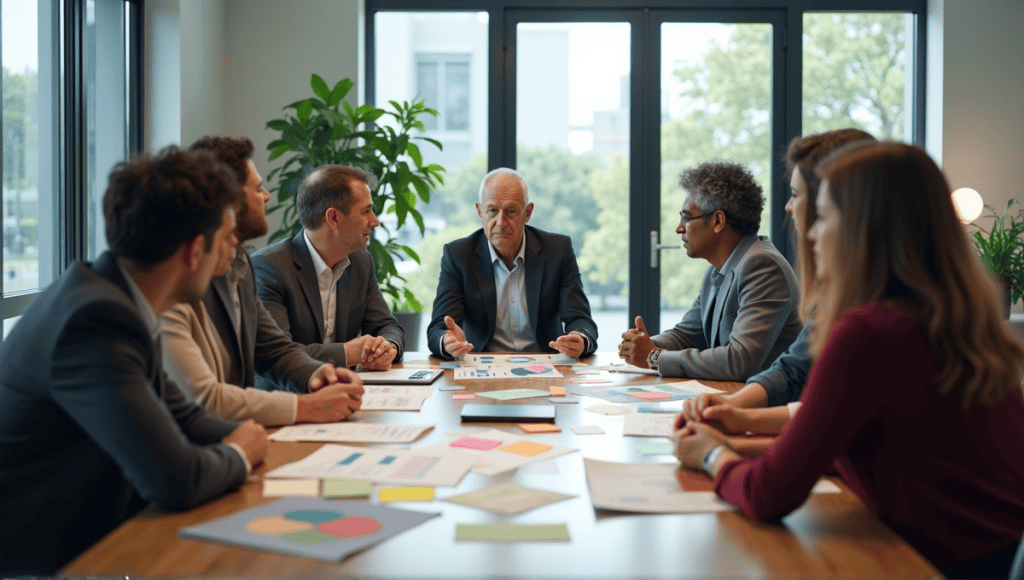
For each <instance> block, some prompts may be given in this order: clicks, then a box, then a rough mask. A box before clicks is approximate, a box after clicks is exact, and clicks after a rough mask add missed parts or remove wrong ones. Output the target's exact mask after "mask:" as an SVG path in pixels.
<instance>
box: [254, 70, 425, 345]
mask: <svg viewBox="0 0 1024 580" xmlns="http://www.w3.org/2000/svg"><path fill="white" fill-rule="evenodd" d="M309 84H310V87H311V88H312V90H313V96H312V97H309V98H306V99H302V100H299V101H295V102H294V103H291V104H289V105H287V106H285V107H284V111H285V114H284V118H283V119H274V120H272V121H269V122H267V128H269V129H272V130H274V131H278V132H280V134H281V135H280V138H278V139H275V140H273V141H271V142H270V144H268V145H267V149H269V150H270V158H269V160H270V161H273V160H275V159H277V158H279V157H282V156H284V155H287V156H288V157H286V160H285V162H284V164H283V165H282V166H280V167H278V168H276V169H274V170H273V171H271V172H270V173H269V174H268V176H267V181H268V182H273V181H274V179H275V178H276V179H277V181H276V183H277V186H276V187H275V188H274V189H271V190H270V191H271V193H276V203H275V204H274V205H273V206H272V207H271V208H270V210H269V213H275V212H279V211H280V212H282V226H281V228H280V229H278V230H277V231H275V232H274V233H273V234H272V235H271V236H270V240H269V241H270V242H271V243H273V242H275V241H277V240H279V239H281V238H284V237H285V236H293V235H295V234H296V233H298V231H299V229H300V228H301V227H302V226H301V224H300V223H299V218H298V209H297V207H296V203H295V202H296V196H297V194H298V191H299V184H301V183H302V180H303V179H304V178H305V177H306V176H307V175H309V173H310V172H311V171H312V170H313V169H314V168H316V167H317V166H319V165H323V164H325V163H333V164H343V165H353V166H356V167H361V168H363V169H365V170H367V171H369V172H370V173H373V175H374V176H376V178H377V185H376V187H374V188H373V190H372V191H371V192H370V193H371V195H372V197H373V211H374V213H376V214H377V215H384V214H387V213H393V214H395V216H396V218H397V225H396V226H395V231H391V229H390V228H389V227H388V226H386V225H384V224H383V223H382V224H381V226H380V227H381V228H383V230H384V232H385V236H384V238H385V241H384V242H381V241H380V240H378V239H377V238H376V237H373V238H371V239H370V245H369V251H370V255H371V256H372V257H373V262H374V267H375V268H376V274H377V283H378V284H379V285H380V289H381V292H382V293H383V294H384V295H385V296H386V297H387V299H388V301H389V303H390V306H391V310H392V312H394V313H395V316H396V317H399V321H400V322H402V323H403V327H405V329H406V336H407V337H409V338H410V339H411V340H412V341H413V348H412V349H411V350H415V340H416V337H418V336H419V330H418V324H419V313H420V311H421V310H422V306H421V305H420V302H419V301H418V300H417V299H416V297H415V296H414V295H413V293H412V292H411V291H409V290H408V289H407V288H405V284H404V282H405V278H404V277H403V276H402V275H401V274H399V272H398V269H397V268H396V266H395V262H396V260H404V259H406V258H408V259H411V260H414V261H415V262H416V263H417V264H418V263H419V261H420V259H419V256H418V255H416V252H415V251H414V250H413V249H412V248H410V247H409V246H406V245H403V244H400V243H398V241H397V239H396V235H397V232H398V230H399V229H401V228H402V227H404V226H405V225H406V224H407V222H408V221H409V219H410V218H412V221H413V222H414V223H415V224H416V226H417V227H418V228H419V230H420V234H421V235H422V234H423V232H424V225H423V216H422V215H420V212H419V211H418V210H417V209H416V203H417V198H419V199H420V200H422V201H423V203H429V202H430V190H431V189H432V188H435V187H437V186H438V185H439V184H442V183H444V178H443V173H444V168H443V167H441V166H440V165H437V164H433V163H425V162H424V160H423V155H422V153H421V152H420V148H419V146H418V145H417V144H416V143H415V141H417V140H418V141H423V142H426V143H430V144H432V145H434V146H436V147H437V148H438V149H441V143H440V142H438V141H437V140H435V139H430V138H428V137H423V136H418V135H414V132H415V131H424V130H425V127H424V125H423V121H421V120H420V117H422V116H423V115H435V116H436V115H437V111H435V110H433V109H430V108H428V107H427V106H426V105H425V104H424V102H423V101H416V102H413V103H409V102H407V101H406V102H402V103H398V102H396V101H390V105H391V108H390V109H389V110H385V109H379V108H377V107H374V106H373V105H369V104H364V105H361V106H359V107H356V108H353V107H352V106H351V105H350V104H349V103H347V102H345V101H344V98H345V96H346V95H347V94H348V93H349V91H350V90H351V89H352V86H353V82H352V81H351V80H350V79H341V80H340V81H338V83H337V84H335V85H334V87H333V88H330V87H328V86H327V83H326V82H325V81H324V79H322V78H321V77H320V76H319V75H315V74H314V75H313V76H312V77H311V79H310V83H309ZM381 117H385V118H386V119H385V120H386V121H387V123H379V124H378V123H377V121H378V120H379V119H381ZM402 313H411V314H412V316H405V317H402V316H400V315H401V314H402ZM410 324H411V325H413V326H414V327H413V328H410V326H408V325H410Z"/></svg>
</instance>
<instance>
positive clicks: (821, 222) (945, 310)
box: [675, 143, 1024, 578]
mask: <svg viewBox="0 0 1024 580" xmlns="http://www.w3.org/2000/svg"><path fill="white" fill-rule="evenodd" d="M820 173H821V177H822V185H821V190H820V193H819V195H818V200H817V209H818V214H819V215H818V219H817V221H816V223H815V225H814V226H813V228H812V229H811V231H810V237H811V239H812V240H813V242H814V254H815V261H816V275H817V281H818V284H817V288H816V291H815V293H814V295H813V296H809V297H807V298H808V300H810V304H811V305H813V307H814V308H815V326H814V329H813V330H812V333H811V340H810V345H811V346H810V352H811V354H812V355H813V356H814V357H815V363H814V366H813V368H812V369H811V373H810V375H809V377H808V381H807V386H806V388H805V390H804V393H803V397H802V402H803V407H802V408H801V410H800V412H799V413H798V414H797V415H796V417H795V418H794V419H793V421H792V422H791V423H790V424H789V426H788V427H787V428H786V429H785V430H783V432H782V434H781V435H780V436H779V438H778V439H777V440H776V443H775V445H773V446H772V447H771V448H770V449H769V450H768V451H767V452H766V453H765V454H764V455H763V456H761V457H760V458H758V459H755V460H743V459H742V458H741V457H739V456H738V455H737V454H736V453H734V452H733V451H732V450H731V449H729V447H728V445H727V440H726V438H725V436H724V435H722V434H721V433H720V432H718V431H717V430H715V429H714V428H712V427H709V426H708V425H706V424H701V423H693V422H691V423H688V424H687V425H686V427H684V428H683V429H681V430H679V431H677V432H676V434H675V442H676V455H677V457H679V459H680V461H681V462H682V463H683V465H684V466H686V467H704V468H705V470H706V471H708V472H709V473H710V474H711V475H712V476H713V477H714V478H715V491H716V492H717V493H718V494H719V495H720V496H721V497H722V498H723V499H725V500H726V501H729V502H730V503H732V504H734V505H736V506H737V507H739V508H740V509H741V510H742V511H744V512H745V513H747V514H748V515H750V516H752V517H755V518H757V519H761V520H777V519H779V518H781V517H782V516H784V515H786V514H788V513H789V512H791V511H793V510H794V509H796V508H797V507H798V506H799V505H800V504H801V503H803V501H804V500H805V499H806V498H807V495H808V494H809V493H810V490H811V487H812V486H813V485H814V483H815V481H817V479H818V478H819V477H820V476H821V475H822V474H823V473H824V472H825V471H826V469H828V468H829V466H830V465H834V466H835V468H836V469H837V470H838V471H839V474H840V475H841V477H842V478H843V480H844V481H845V482H846V484H847V485H848V486H849V487H850V489H851V490H852V491H853V492H854V493H855V494H857V496H858V497H860V498H861V500H863V501H864V503H865V504H866V505H867V506H868V508H869V509H871V510H872V511H873V512H875V513H877V514H878V515H879V516H880V517H881V518H882V519H883V520H884V521H886V522H887V523H888V524H889V525H890V526H892V527H893V529H895V530H896V531H897V532H898V533H900V534H901V535H902V536H903V537H904V538H906V540H907V541H908V542H909V543H910V544H911V545H913V546H914V547H915V548H916V549H917V550H918V551H919V552H921V554H922V555H924V556H925V557H926V558H928V559H929V560H931V561H932V562H933V563H934V564H936V565H937V566H938V567H939V568H940V569H941V570H942V571H943V572H944V573H945V574H946V575H947V576H952V577H962V576H969V577H986V578H987V577H1003V578H1005V577H1006V576H1007V574H1008V572H1009V569H1010V563H1011V561H1012V559H1013V555H1014V552H1015V551H1016V547H1017V544H1018V543H1019V542H1020V539H1021V533H1022V530H1024V491H1022V490H1024V453H1021V450H1022V449H1024V396H1022V390H1021V384H1020V382H1021V372H1022V369H1024V345H1021V343H1020V342H1019V341H1018V340H1017V339H1016V338H1015V337H1014V336H1013V335H1012V334H1011V332H1010V331H1009V329H1008V328H1007V327H1006V325H1005V323H1004V321H1003V318H1002V311H1001V307H1000V305H999V300H998V289H997V287H996V285H995V283H994V281H993V280H992V278H991V276H990V275H989V274H988V273H986V272H985V271H984V270H983V268H982V266H981V264H980V262H979V261H978V259H977V257H976V256H975V255H974V252H973V251H972V248H971V246H970V245H969V243H968V239H967V235H966V233H965V232H964V228H963V226H962V225H961V224H960V221H959V219H958V218H957V215H956V211H955V210H954V208H953V204H952V201H951V199H950V192H949V186H948V184H947V183H946V180H945V178H944V177H943V176H942V173H941V171H940V170H939V169H938V167H937V166H936V165H935V163H934V162H933V161H932V160H931V159H930V158H929V157H928V155H927V154H926V153H925V152H924V151H922V150H920V149H918V148H916V147H912V146H909V145H903V144H898V143H877V144H856V145H852V146H850V147H849V148H847V149H844V150H842V151H838V152H836V153H835V154H833V156H831V157H830V158H829V159H828V160H826V161H825V162H824V163H823V164H822V165H821V166H820Z"/></svg>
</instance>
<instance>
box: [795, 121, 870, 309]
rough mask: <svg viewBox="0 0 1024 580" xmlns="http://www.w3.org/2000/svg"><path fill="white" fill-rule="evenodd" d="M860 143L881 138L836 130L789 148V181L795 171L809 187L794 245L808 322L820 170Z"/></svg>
mask: <svg viewBox="0 0 1024 580" xmlns="http://www.w3.org/2000/svg"><path fill="white" fill-rule="evenodd" d="M858 141H865V142H871V143H875V142H877V139H875V138H874V137H872V136H871V134H870V133H866V132H864V131H861V130H860V129H852V128H849V129H836V130H835V131H825V132H824V133H815V134H814V135H808V136H806V137H793V140H792V141H790V142H789V147H787V148H786V181H787V182H789V181H790V180H791V179H792V178H793V171H794V170H795V171H799V172H800V177H802V178H803V180H804V184H805V185H806V186H807V199H806V200H804V203H803V204H802V209H801V210H799V211H798V212H794V215H793V221H794V223H799V224H800V229H802V230H803V231H796V229H797V228H796V227H794V232H793V235H794V238H795V239H794V240H793V241H794V244H793V245H794V246H796V263H797V271H798V272H799V273H800V296H801V298H800V316H801V317H803V319H804V322H807V320H808V318H809V317H810V311H809V308H810V304H811V296H812V295H813V294H814V288H815V285H816V284H817V282H818V280H817V275H816V274H815V266H814V244H813V242H811V240H810V239H809V238H808V237H807V230H809V229H810V228H811V225H813V224H814V222H815V220H817V219H818V209H817V207H816V206H815V202H816V201H817V200H818V186H819V185H821V180H820V178H819V177H818V172H817V167H818V163H820V162H821V160H822V159H824V158H825V157H827V156H828V155H829V154H830V153H832V152H833V151H835V150H836V149H839V148H840V147H843V146H844V145H848V144H850V143H856V142H858Z"/></svg>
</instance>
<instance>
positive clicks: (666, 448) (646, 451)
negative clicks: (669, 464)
mask: <svg viewBox="0 0 1024 580" xmlns="http://www.w3.org/2000/svg"><path fill="white" fill-rule="evenodd" d="M636 450H637V452H638V453H640V455H672V442H671V441H666V440H664V439H650V440H646V439H645V440H644V441H640V442H638V443H637V444H636Z"/></svg>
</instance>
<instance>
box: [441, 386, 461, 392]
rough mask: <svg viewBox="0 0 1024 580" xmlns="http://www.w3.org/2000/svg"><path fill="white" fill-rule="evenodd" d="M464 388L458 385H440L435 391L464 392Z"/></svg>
mask: <svg viewBox="0 0 1024 580" xmlns="http://www.w3.org/2000/svg"><path fill="white" fill-rule="evenodd" d="M465 388H466V387H463V386H460V385H441V386H440V387H437V390H439V391H461V390H464V389H465Z"/></svg>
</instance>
